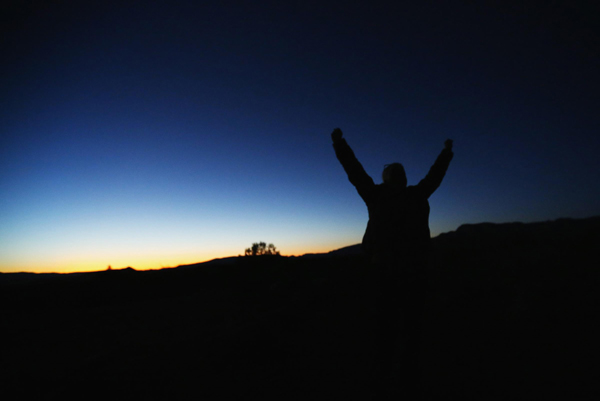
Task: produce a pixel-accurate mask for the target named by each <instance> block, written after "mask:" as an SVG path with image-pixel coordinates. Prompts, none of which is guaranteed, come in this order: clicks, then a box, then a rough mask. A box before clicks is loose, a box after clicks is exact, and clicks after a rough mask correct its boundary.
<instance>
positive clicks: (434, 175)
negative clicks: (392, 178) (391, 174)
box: [417, 139, 454, 198]
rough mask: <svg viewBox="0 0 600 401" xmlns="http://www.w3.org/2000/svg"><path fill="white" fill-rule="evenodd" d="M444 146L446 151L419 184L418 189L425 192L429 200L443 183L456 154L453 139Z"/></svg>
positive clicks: (448, 140) (443, 151)
mask: <svg viewBox="0 0 600 401" xmlns="http://www.w3.org/2000/svg"><path fill="white" fill-rule="evenodd" d="M444 145H445V147H444V149H443V150H442V152H441V153H440V155H439V156H438V157H437V159H436V160H435V163H433V166H431V168H430V169H429V172H428V173H427V175H426V176H425V178H423V179H422V180H421V182H419V184H417V187H418V188H419V189H420V190H421V191H423V193H424V194H425V196H426V197H427V198H429V197H430V196H431V195H432V194H433V193H434V192H435V190H436V189H438V187H439V186H440V184H441V183H442V180H443V179H444V176H445V175H446V171H447V170H448V166H449V165H450V161H451V160H452V158H453V157H454V153H453V152H452V145H453V143H452V139H447V140H446V142H445V143H444Z"/></svg>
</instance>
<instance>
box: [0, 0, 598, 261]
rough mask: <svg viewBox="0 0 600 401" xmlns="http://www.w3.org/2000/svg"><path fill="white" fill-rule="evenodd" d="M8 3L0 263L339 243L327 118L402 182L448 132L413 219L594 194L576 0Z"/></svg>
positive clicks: (454, 217) (540, 214) (589, 25)
mask: <svg viewBox="0 0 600 401" xmlns="http://www.w3.org/2000/svg"><path fill="white" fill-rule="evenodd" d="M9 3H10V4H12V5H10V6H6V5H4V6H2V7H3V10H2V12H0V14H1V15H2V17H1V18H2V37H1V39H0V40H1V42H0V43H1V49H0V50H1V54H2V62H1V63H0V83H1V98H0V102H1V103H0V105H1V108H0V116H1V125H0V135H1V138H0V191H1V192H0V271H2V272H11V271H35V272H65V271H89V270H102V269H105V268H106V267H107V265H109V264H110V265H112V266H113V268H119V267H125V266H133V267H134V268H136V269H150V268H161V267H167V266H176V265H179V264H185V263H193V262H199V261H204V260H208V259H212V258H215V257H226V256H235V255H238V254H241V253H243V251H244V249H245V248H246V247H249V246H250V245H251V244H252V242H258V241H261V240H262V241H265V242H273V243H274V244H275V245H276V246H277V248H278V249H279V250H280V251H281V252H282V254H284V255H292V254H302V253H306V252H323V251H329V250H332V249H336V248H340V247H343V246H346V245H352V244H356V243H358V242H360V240H361V238H362V235H363V232H364V228H365V226H366V222H367V210H366V207H365V206H364V204H363V203H362V200H361V199H360V197H359V196H358V195H357V194H356V191H355V189H354V188H353V187H352V185H351V184H350V183H349V182H348V180H347V178H346V175H345V173H344V171H343V169H342V167H341V166H340V165H339V163H338V161H337V159H336V158H335V154H334V152H333V149H332V147H331V139H330V133H331V131H332V130H333V128H335V127H340V128H342V130H343V131H344V135H345V137H346V139H347V140H348V143H349V144H350V145H351V146H352V148H353V149H354V151H355V153H356V155H357V157H358V158H359V160H360V161H361V162H362V163H363V165H364V167H365V169H366V170H367V172H368V173H369V174H370V175H371V176H372V177H373V178H374V179H375V181H376V182H380V181H381V178H380V175H381V170H382V168H383V165H384V164H386V163H391V162H395V161H397V162H401V163H403V164H404V166H405V168H406V171H407V176H408V181H409V184H416V183H417V182H418V181H419V180H420V179H421V178H422V177H424V176H425V174H426V173H427V171H428V169H429V167H430V166H431V164H432V163H433V161H434V160H435V158H436V156H437V155H438V153H439V152H440V151H441V150H442V148H443V143H444V140H445V139H446V138H452V139H453V140H454V144H455V149H454V150H455V157H454V160H453V161H452V163H451V165H450V168H449V170H448V173H447V175H446V178H445V180H444V182H443V183H442V186H441V187H440V188H439V189H438V191H437V192H436V193H435V194H434V195H433V196H432V197H431V198H430V204H431V210H432V211H431V217H430V226H431V230H432V234H433V235H437V234H439V233H441V232H445V231H450V230H454V229H456V228H457V227H458V226H459V225H461V224H464V223H478V222H484V221H489V222H507V221H523V222H531V221H541V220H550V219H556V218H560V217H588V216H592V215H598V214H600V202H599V199H600V177H599V172H600V162H599V158H598V155H599V154H600V136H599V135H598V132H599V128H600V113H599V110H600V100H599V96H600V85H599V78H598V71H600V62H599V54H600V45H599V41H598V36H597V34H596V32H595V31H594V29H593V26H594V23H595V19H596V16H597V15H598V14H597V12H596V11H597V10H592V9H590V8H587V9H585V8H582V7H583V4H584V3H585V2H564V3H563V2H547V4H546V5H545V6H543V7H541V8H540V7H537V6H536V7H534V6H532V5H531V4H532V3H529V2H519V3H518V5H506V3H507V2H489V1H488V2H469V3H471V4H467V3H464V4H463V3H462V2H412V1H411V2H395V3H396V5H395V6H389V5H385V6H383V5H377V2H352V3H350V2H336V3H337V4H338V5H337V6H335V5H328V3H327V2H324V1H318V2H313V1H299V2H282V1H277V2H251V1H248V2H227V1H224V2H202V1H194V2H192V1H190V2H177V1H168V2H156V1H148V2H128V1H120V2H116V3H112V2H109V1H102V2H98V3H95V2H92V1H85V2H82V1H76V2H75V1H73V2H69V1H62V2H39V3H37V2H9ZM24 3H25V4H24ZM55 3H58V4H55ZM209 3H212V4H209ZM336 3H333V4H336ZM343 3H349V4H352V5H348V4H345V5H341V4H343ZM416 3H419V5H417V4H416ZM207 4H209V5H207ZM482 4H485V5H482Z"/></svg>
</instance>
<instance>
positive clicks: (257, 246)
mask: <svg viewBox="0 0 600 401" xmlns="http://www.w3.org/2000/svg"><path fill="white" fill-rule="evenodd" d="M244 255H245V256H262V255H279V251H278V250H277V248H275V245H273V244H269V245H267V244H266V243H264V242H255V243H253V244H252V246H251V247H250V248H247V249H246V252H245V253H244Z"/></svg>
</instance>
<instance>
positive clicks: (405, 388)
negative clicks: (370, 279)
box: [331, 128, 454, 399]
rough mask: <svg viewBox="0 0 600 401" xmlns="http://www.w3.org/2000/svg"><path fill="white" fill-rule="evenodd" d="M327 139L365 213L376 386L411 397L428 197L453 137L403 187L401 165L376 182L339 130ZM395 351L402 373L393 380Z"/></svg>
mask: <svg viewBox="0 0 600 401" xmlns="http://www.w3.org/2000/svg"><path fill="white" fill-rule="evenodd" d="M331 139H333V147H334V149H335V154H336V156H337V158H338V160H339V161H340V163H341V164H342V166H343V167H344V170H345V171H346V173H347V174H348V179H349V180H350V182H351V183H352V184H353V185H354V186H355V187H356V190H357V191H358V194H359V195H360V196H361V198H362V199H363V200H364V201H365V203H366V205H367V209H368V211H369V222H368V224H367V229H366V232H365V235H364V237H363V241H362V247H363V250H364V251H365V252H366V253H367V254H368V255H369V256H370V258H371V266H372V268H374V269H375V273H376V277H377V282H376V291H377V295H376V298H377V299H376V301H377V313H378V316H377V324H378V327H377V338H376V348H377V350H376V355H375V364H376V370H375V373H374V385H375V390H376V392H377V395H378V397H379V398H380V399H386V398H390V399H391V398H392V397H394V394H393V392H394V391H397V392H399V394H396V395H400V394H402V395H404V396H406V397H409V398H408V399H415V398H418V397H419V394H418V384H419V381H420V377H419V372H418V355H419V346H420V337H421V336H420V326H421V316H422V312H423V303H424V296H425V291H426V287H427V273H426V267H427V263H428V254H429V247H430V232H429V202H428V199H429V197H430V196H431V194H433V192H434V191H435V190H436V189H437V188H438V187H439V186H440V184H441V182H442V180H443V178H444V175H445V174H446V170H447V169H448V165H449V164H450V160H452V157H453V155H454V154H453V153H452V140H450V139H448V140H446V142H445V148H444V149H443V150H442V152H441V154H440V155H439V156H438V158H437V160H436V161H435V163H434V164H433V166H432V167H431V169H430V170H429V173H428V174H427V176H426V177H425V178H423V179H422V180H421V182H419V183H418V184H417V185H414V186H412V185H411V186H407V182H406V173H405V171H404V167H403V166H402V165H401V164H400V163H393V164H389V165H386V166H385V168H384V170H383V173H382V178H383V183H382V184H377V185H376V184H375V183H374V182H373V179H372V178H371V177H370V176H369V175H368V174H367V173H366V172H365V170H364V168H363V167H362V165H361V164H360V162H359V161H358V160H357V159H356V156H354V152H353V151H352V149H350V146H348V144H347V143H346V140H345V139H344V138H342V131H341V130H340V129H339V128H336V129H335V130H334V131H333V133H332V134H331ZM396 354H397V357H398V360H399V363H400V372H399V374H398V375H397V377H396V380H394V378H393V367H394V359H395V355H396ZM394 381H395V382H396V383H397V386H394V383H393V382H394ZM395 387H396V388H395Z"/></svg>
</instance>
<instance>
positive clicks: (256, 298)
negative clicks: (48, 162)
mask: <svg viewBox="0 0 600 401" xmlns="http://www.w3.org/2000/svg"><path fill="white" fill-rule="evenodd" d="M599 230H600V219H598V218H592V219H585V220H559V221H555V222H550V223H536V224H506V225H491V224H479V225H471V226H462V227H461V228H459V229H458V230H457V231H456V232H453V233H448V234H443V235H441V236H439V237H438V238H436V239H434V245H435V252H434V253H433V257H432V263H431V269H430V272H429V273H430V279H431V289H430V292H429V294H428V298H427V308H426V318H425V322H424V330H425V333H426V334H425V347H424V348H425V349H424V353H423V355H422V359H421V367H422V371H423V373H424V388H423V394H424V396H425V399H433V400H438V399H439V400H446V399H478V400H511V399H528V400H529V399H540V400H542V399H549V398H550V397H552V398H553V399H564V400H574V399H589V400H596V399H598V395H599V392H598V389H597V387H598V379H599V376H600V375H599V372H600V366H599V362H598V356H599V354H598V352H597V348H598V347H597V343H598V341H599V336H598V334H600V332H599V330H598V329H597V328H596V326H597V323H598V318H599V315H598V305H600V302H599V301H600V300H599V298H600V297H599V296H598V284H599V283H600V280H599V270H598V269H599V267H598V266H599V264H598V262H597V260H596V259H597V256H598V249H600V248H599V245H600V241H599V239H600V236H599V234H598V233H599ZM354 251H355V249H348V250H346V251H345V252H338V253H333V254H328V255H320V256H319V255H316V256H306V257H301V258H284V257H273V258H264V257H259V258H233V259H229V260H223V261H216V262H209V263H205V264H199V265H193V266H182V267H179V268H174V269H163V270H158V271H146V272H138V271H135V270H133V269H125V270H119V271H106V272H98V273H84V274H69V275H32V274H0V301H1V302H2V304H1V306H0V319H1V320H0V335H1V336H2V342H1V345H0V351H1V353H0V361H1V371H0V374H1V375H0V381H1V386H2V389H3V390H2V392H3V393H4V394H10V391H11V390H13V391H14V390H16V391H17V393H16V394H19V396H18V397H17V398H14V399H25V398H29V397H28V396H38V397H40V398H41V399H62V398H65V397H67V396H75V397H78V398H85V399H87V398H99V397H102V398H111V399H134V398H135V399H141V398H146V399H191V398H194V399H246V398H249V397H253V398H257V399H262V400H315V399H319V400H320V399H323V400H325V399H327V400H336V399H339V400H369V399H371V391H370V386H369V373H370V370H371V368H372V358H371V355H372V349H373V336H372V326H373V311H374V308H373V303H372V299H373V297H372V287H371V286H370V278H371V276H370V272H369V270H368V264H367V263H366V262H365V260H364V259H363V258H361V257H360V256H357V255H356V253H355V252H354ZM3 398H4V397H3Z"/></svg>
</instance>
